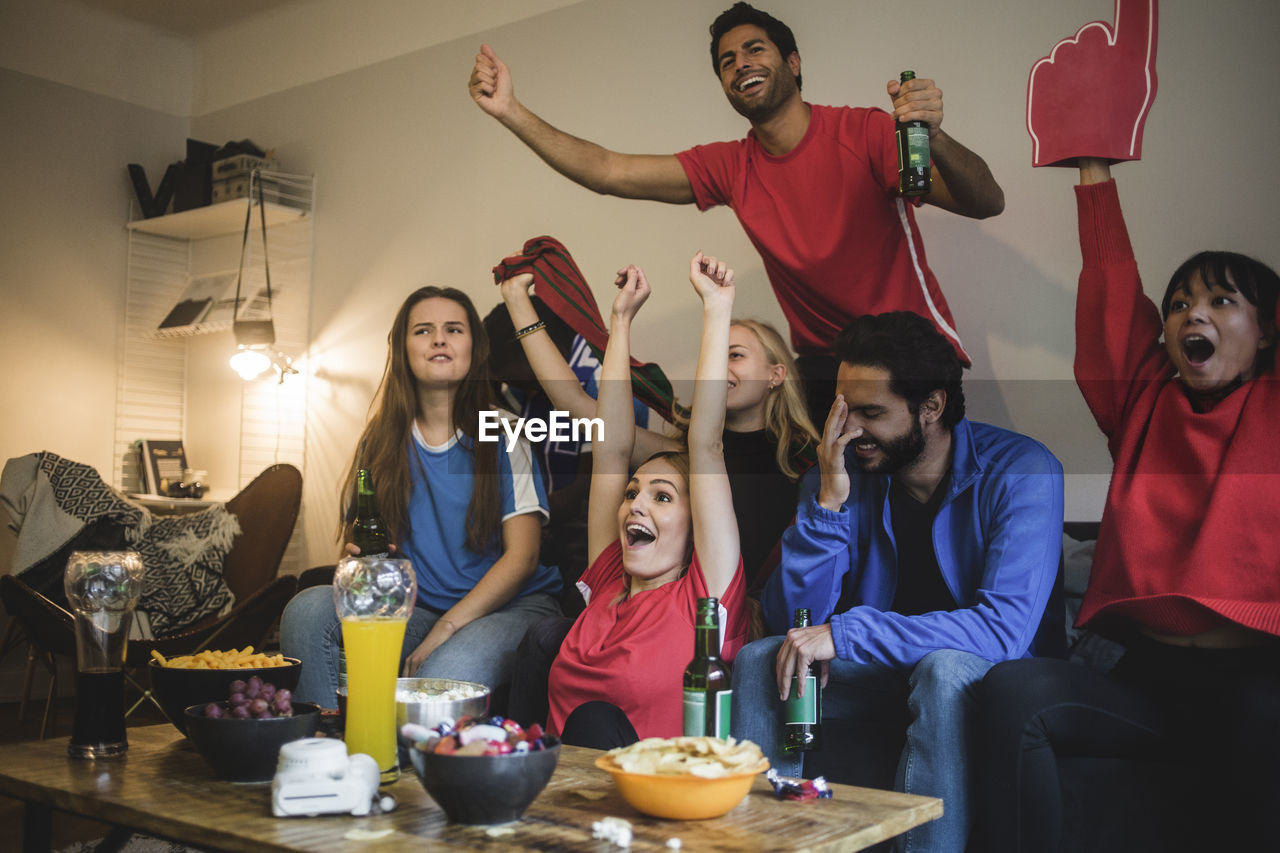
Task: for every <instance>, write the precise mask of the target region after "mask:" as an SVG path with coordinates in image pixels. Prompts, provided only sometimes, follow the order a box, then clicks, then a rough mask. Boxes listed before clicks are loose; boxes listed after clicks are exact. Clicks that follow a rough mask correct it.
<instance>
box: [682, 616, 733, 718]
mask: <svg viewBox="0 0 1280 853" xmlns="http://www.w3.org/2000/svg"><path fill="white" fill-rule="evenodd" d="M732 702H733V688H732V687H730V669H729V664H728V663H726V662H725V661H723V660H721V659H720V600H719V599H716V598H699V599H698V618H697V621H696V622H695V623H694V628H693V660H691V661H689V665H688V666H687V667H685V670H684V733H685V735H686V736H688V737H695V736H698V735H710V736H711V737H718V738H727V737H728V736H729V706H730V704H731V703H732Z"/></svg>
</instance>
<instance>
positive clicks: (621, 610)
mask: <svg viewBox="0 0 1280 853" xmlns="http://www.w3.org/2000/svg"><path fill="white" fill-rule="evenodd" d="M689 280H690V282H691V283H692V284H693V287H694V289H695V290H696V291H697V293H698V296H699V297H700V298H701V299H702V306H703V309H702V340H701V346H700V348H699V351H698V368H697V374H696V382H695V388H694V396H693V413H692V416H691V419H690V423H689V436H688V448H689V449H688V452H687V453H681V452H672V451H659V452H658V453H656V454H654V455H653V456H652V457H650V458H649V459H648V460H647V461H645V462H644V463H643V464H642V465H640V466H639V468H637V469H636V471H635V473H634V475H632V474H630V473H629V461H630V458H631V451H632V445H633V443H634V442H635V428H634V427H635V414H634V411H633V409H632V405H631V383H630V379H629V370H628V365H629V358H630V350H631V344H630V336H631V321H632V318H633V317H634V316H635V314H636V312H637V311H638V310H639V309H640V306H641V305H642V304H643V303H644V301H645V300H646V299H647V298H648V296H649V292H650V291H649V284H648V282H647V281H646V280H645V277H644V273H643V272H641V271H640V270H639V269H637V268H636V267H634V266H629V267H627V268H626V269H625V270H622V271H621V272H619V274H618V282H617V284H618V287H619V291H618V296H617V298H616V299H614V302H613V310H612V315H611V317H610V322H609V346H608V349H606V351H605V356H604V364H603V368H602V372H601V381H600V398H599V401H598V416H599V417H601V418H603V420H604V423H605V432H604V439H603V440H602V441H597V442H595V443H594V444H593V447H592V474H591V492H590V497H589V499H588V508H587V551H588V559H589V561H590V565H589V566H588V568H587V570H586V571H585V572H584V573H583V575H582V580H581V581H580V582H579V584H578V585H579V588H580V589H581V590H582V591H583V597H584V598H585V599H586V600H587V607H586V609H585V610H584V611H583V612H582V613H581V614H580V615H579V616H578V618H577V620H576V621H575V622H574V623H573V627H572V628H571V629H570V630H569V634H568V636H567V637H566V638H565V641H564V644H563V645H562V646H561V649H560V654H559V656H558V657H557V658H556V660H555V663H554V664H553V665H552V667H551V678H550V699H551V714H550V717H549V719H548V729H550V731H552V732H553V733H557V734H560V735H561V737H562V738H563V739H564V741H565V742H566V743H571V744H576V745H579V746H590V747H595V748H598V749H607V748H611V747H615V746H622V745H626V744H628V743H634V742H635V741H636V740H638V739H640V738H644V737H674V736H676V735H679V734H681V732H682V731H683V722H682V717H683V704H682V692H681V687H682V675H683V672H684V668H685V664H687V663H688V662H689V658H690V656H691V655H692V651H693V645H694V643H693V640H694V619H695V615H696V608H697V602H698V599H699V598H708V597H711V598H717V599H719V600H720V608H721V616H720V624H721V629H722V632H721V637H722V646H721V657H722V658H724V659H725V660H732V658H733V656H734V655H735V654H736V653H737V651H738V649H739V648H741V647H742V645H743V643H744V642H745V641H746V636H747V615H746V613H747V611H746V589H745V584H744V581H743V575H742V560H741V558H740V556H739V547H738V522H737V520H736V518H735V517H734V514H733V512H732V511H731V509H730V507H731V496H730V490H729V476H728V473H727V472H726V470H725V463H724V453H723V444H722V438H721V432H722V430H723V427H724V419H725V397H726V393H727V387H728V383H727V381H726V377H727V376H728V372H729V366H728V365H729V355H728V353H729V322H730V314H731V312H732V310H733V296H734V288H733V270H731V269H729V268H728V267H727V266H726V265H725V264H724V263H723V262H722V261H718V260H716V259H715V258H710V257H705V256H704V255H703V254H702V253H701V252H699V253H698V254H697V255H695V256H694V257H693V260H692V261H691V262H690V269H689Z"/></svg>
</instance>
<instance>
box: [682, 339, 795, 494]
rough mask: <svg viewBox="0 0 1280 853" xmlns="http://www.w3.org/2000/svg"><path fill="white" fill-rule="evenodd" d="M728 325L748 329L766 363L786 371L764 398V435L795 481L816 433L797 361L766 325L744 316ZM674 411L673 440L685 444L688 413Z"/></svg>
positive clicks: (776, 459) (780, 462) (782, 341)
mask: <svg viewBox="0 0 1280 853" xmlns="http://www.w3.org/2000/svg"><path fill="white" fill-rule="evenodd" d="M729 325H730V326H741V327H742V328H744V329H747V330H749V331H750V332H751V333H752V334H753V335H755V336H756V340H757V341H759V342H760V346H761V348H762V349H763V350H764V357H765V361H766V362H767V363H768V364H770V365H775V364H781V365H782V367H783V368H784V370H785V371H786V375H785V376H784V377H783V379H782V383H781V384H779V385H778V386H777V387H776V388H771V389H769V394H768V396H766V397H765V399H764V432H765V435H767V436H769V438H771V439H773V442H774V458H775V461H776V462H777V464H778V470H779V471H781V472H782V473H783V474H785V475H786V476H787V478H788V479H791V480H798V479H800V475H801V474H803V473H804V472H805V471H807V470H808V469H809V465H797V464H796V462H797V460H798V459H802V456H803V453H804V451H805V448H808V447H813V448H815V449H816V448H817V446H818V431H817V430H816V429H814V426H813V421H812V420H810V419H809V409H808V407H807V406H806V405H805V400H804V391H803V389H802V388H801V382H800V371H799V370H798V369H797V368H796V360H795V358H794V357H793V356H792V355H791V349H790V348H789V347H788V346H787V344H786V341H784V340H783V338H782V335H780V334H778V330H777V329H775V328H774V327H773V326H772V325H770V324H769V323H766V322H764V321H763V320H756V319H754V318H751V317H746V318H743V319H740V320H734V321H733V322H731V323H730V324H729ZM675 409H676V419H675V421H674V422H673V424H672V426H674V427H675V428H676V430H678V434H677V435H676V440H678V441H679V442H680V443H681V444H684V443H686V441H687V435H688V432H689V416H688V411H687V410H684V409H681V408H680V407H678V406H677V407H675Z"/></svg>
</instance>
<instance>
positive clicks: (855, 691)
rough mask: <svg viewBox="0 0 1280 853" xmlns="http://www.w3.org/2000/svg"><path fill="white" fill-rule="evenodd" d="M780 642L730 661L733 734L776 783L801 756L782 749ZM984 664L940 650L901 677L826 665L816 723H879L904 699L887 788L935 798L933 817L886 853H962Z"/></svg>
mask: <svg viewBox="0 0 1280 853" xmlns="http://www.w3.org/2000/svg"><path fill="white" fill-rule="evenodd" d="M782 641H783V638H782V637H766V638H765V639H763V640H757V641H756V642H754V643H750V644H749V645H747V646H745V647H744V648H743V649H742V650H741V651H740V652H738V656H737V658H736V659H735V660H734V662H733V716H732V720H733V735H734V737H737V738H746V739H749V740H752V741H755V742H756V743H757V744H759V745H760V748H761V749H762V750H764V754H765V756H766V757H767V758H768V759H769V762H770V764H772V765H773V766H774V767H776V768H777V769H778V772H779V773H780V774H782V775H784V776H799V775H801V773H802V771H803V769H804V768H803V754H802V753H797V754H789V753H787V752H785V751H784V750H783V748H782V743H783V738H784V737H785V732H784V728H785V726H784V724H783V722H782V703H781V702H780V701H779V700H778V686H777V677H776V675H775V672H776V663H777V658H778V650H779V648H781V646H782ZM990 668H991V663H990V662H989V661H987V660H984V659H983V658H980V657H977V656H976V655H971V654H969V653H967V652H959V651H953V650H950V649H943V650H940V651H936V652H932V653H931V654H929V655H927V656H925V658H924V659H923V660H921V661H920V662H919V663H918V664H916V665H915V667H913V668H912V669H911V670H910V671H909V672H902V671H899V670H896V669H893V668H892V667H889V666H886V665H884V664H878V663H866V664H859V663H851V662H849V661H844V660H840V659H836V660H833V661H831V668H830V678H829V680H828V682H827V686H826V687H825V688H824V689H823V692H822V717H823V720H824V721H834V720H840V721H842V723H843V722H846V721H848V722H850V723H852V725H853V726H854V727H855V728H856V727H857V725H858V720H859V718H864V717H867V716H868V715H871V716H875V717H877V718H881V717H883V711H884V708H883V705H884V703H887V702H892V703H901V702H903V700H904V699H905V701H906V706H907V711H908V718H909V720H910V722H909V723H908V725H907V738H906V745H905V746H904V748H903V750H902V756H901V758H900V759H899V761H898V772H897V779H896V781H895V784H894V788H895V789H896V790H898V791H902V792H904V793H908V794H921V795H925V796H930V797H940V798H941V799H942V801H943V815H942V817H941V818H939V819H937V820H934V821H930V822H929V823H926V824H923V825H922V826H918V827H916V828H915V829H913V830H911V831H910V832H908V833H907V834H906V835H903V836H899V837H898V838H897V839H896V840H895V842H894V849H895V850H898V851H905V853H919V852H920V851H929V853H946V851H954V853H962V851H963V850H964V847H965V843H966V841H967V840H968V837H969V828H970V826H971V824H972V807H971V805H970V793H971V791H972V785H971V781H972V779H971V767H972V758H971V756H972V752H973V738H974V728H975V723H974V721H973V715H974V709H975V700H974V692H975V688H976V686H977V684H978V682H980V681H981V680H982V677H983V675H985V674H986V672H987V670H988V669H990Z"/></svg>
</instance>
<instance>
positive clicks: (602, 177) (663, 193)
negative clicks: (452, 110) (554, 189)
mask: <svg viewBox="0 0 1280 853" xmlns="http://www.w3.org/2000/svg"><path fill="white" fill-rule="evenodd" d="M467 91H468V92H470V93H471V98H472V100H474V101H475V102H476V104H477V105H478V106H479V107H480V109H482V110H484V112H486V113H488V114H489V115H491V116H493V117H494V118H496V119H497V120H498V121H499V122H501V123H502V125H503V126H504V127H506V128H507V130H510V131H511V132H512V133H514V134H515V135H516V136H517V137H518V138H519V139H520V141H521V142H523V143H524V144H525V145H528V146H529V147H530V148H531V149H533V153H535V154H537V155H538V156H539V157H541V158H542V159H543V160H544V161H545V162H546V163H547V165H548V166H550V167H551V168H553V169H555V170H556V171H557V172H559V173H560V174H562V175H564V176H565V177H566V178H568V179H569V180H571V181H573V182H575V183H578V184H581V185H582V186H584V187H586V188H587V189H589V190H592V191H594V192H598V193H603V194H605V195H616V196H621V197H622V198H642V199H649V200H651V201H665V202H669V203H671V204H692V203H693V188H692V187H690V185H689V179H688V177H687V176H686V175H685V172H684V167H682V166H681V165H680V161H679V160H677V159H676V157H675V155H673V154H666V155H652V154H620V153H618V152H616V151H610V150H609V149H607V148H603V147H601V146H599V145H597V144H595V143H594V142H588V141H587V140H585V139H579V138H578V137H576V136H571V135H570V134H568V133H565V132H564V131H562V130H558V129H556V128H554V127H552V126H551V125H549V124H547V123H546V122H545V121H543V120H542V119H541V118H539V117H538V116H537V115H535V114H534V113H532V112H530V111H529V110H528V109H526V108H525V106H524V105H523V104H521V103H520V101H519V100H517V99H516V96H515V89H514V87H513V86H512V83H511V72H510V70H509V69H508V68H507V66H506V65H505V64H504V63H503V62H502V60H501V59H499V58H498V55H497V54H496V53H494V52H493V48H491V47H489V45H487V44H482V45H480V52H479V53H478V54H476V64H475V67H474V68H473V69H472V71H471V79H470V81H469V82H468V84H467Z"/></svg>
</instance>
